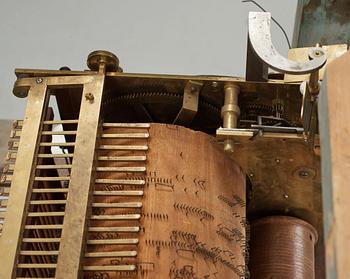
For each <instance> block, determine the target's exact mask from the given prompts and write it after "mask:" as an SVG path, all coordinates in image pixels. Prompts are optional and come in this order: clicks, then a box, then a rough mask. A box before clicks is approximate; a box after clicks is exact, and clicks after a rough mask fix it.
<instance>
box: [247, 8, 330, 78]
mask: <svg viewBox="0 0 350 279" xmlns="http://www.w3.org/2000/svg"><path fill="white" fill-rule="evenodd" d="M270 26H271V14H270V13H265V12H250V13H249V27H248V34H249V42H250V44H251V47H252V48H253V50H254V52H255V54H256V55H257V56H258V57H259V58H260V59H261V60H262V61H263V62H264V63H265V64H267V65H268V66H269V67H270V68H272V69H274V70H276V71H278V72H280V73H286V74H294V75H303V74H308V73H312V72H314V71H317V70H318V69H320V68H321V67H322V66H323V65H324V64H325V63H326V61H327V56H326V55H325V52H324V50H322V49H320V48H317V55H316V56H317V57H315V59H312V60H310V61H307V62H296V61H292V60H289V59H287V58H285V57H283V56H282V55H281V54H279V53H278V51H277V49H276V48H275V46H274V45H273V44H272V40H271V31H270Z"/></svg>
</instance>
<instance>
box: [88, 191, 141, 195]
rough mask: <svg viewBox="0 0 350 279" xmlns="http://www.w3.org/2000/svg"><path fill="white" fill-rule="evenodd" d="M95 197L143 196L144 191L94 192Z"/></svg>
mask: <svg viewBox="0 0 350 279" xmlns="http://www.w3.org/2000/svg"><path fill="white" fill-rule="evenodd" d="M94 195H95V196H143V191H141V190H140V191H133V190H130V191H94Z"/></svg>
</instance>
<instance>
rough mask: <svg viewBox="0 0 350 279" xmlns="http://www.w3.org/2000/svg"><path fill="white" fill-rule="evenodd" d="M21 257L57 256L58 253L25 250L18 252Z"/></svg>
mask: <svg viewBox="0 0 350 279" xmlns="http://www.w3.org/2000/svg"><path fill="white" fill-rule="evenodd" d="M19 254H20V255H22V256H57V255H58V251H35V250H26V251H20V252H19Z"/></svg>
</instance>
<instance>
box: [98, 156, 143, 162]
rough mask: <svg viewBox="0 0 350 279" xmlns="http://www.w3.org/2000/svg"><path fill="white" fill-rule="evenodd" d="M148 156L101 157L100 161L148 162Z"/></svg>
mask: <svg viewBox="0 0 350 279" xmlns="http://www.w3.org/2000/svg"><path fill="white" fill-rule="evenodd" d="M146 159H147V158H146V156H99V157H98V160H99V161H118V162H133V161H146Z"/></svg>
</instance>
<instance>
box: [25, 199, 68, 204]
mask: <svg viewBox="0 0 350 279" xmlns="http://www.w3.org/2000/svg"><path fill="white" fill-rule="evenodd" d="M66 202H67V201H66V200H36V201H30V202H29V204H30V205H39V204H49V205H50V204H65V203H66Z"/></svg>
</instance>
